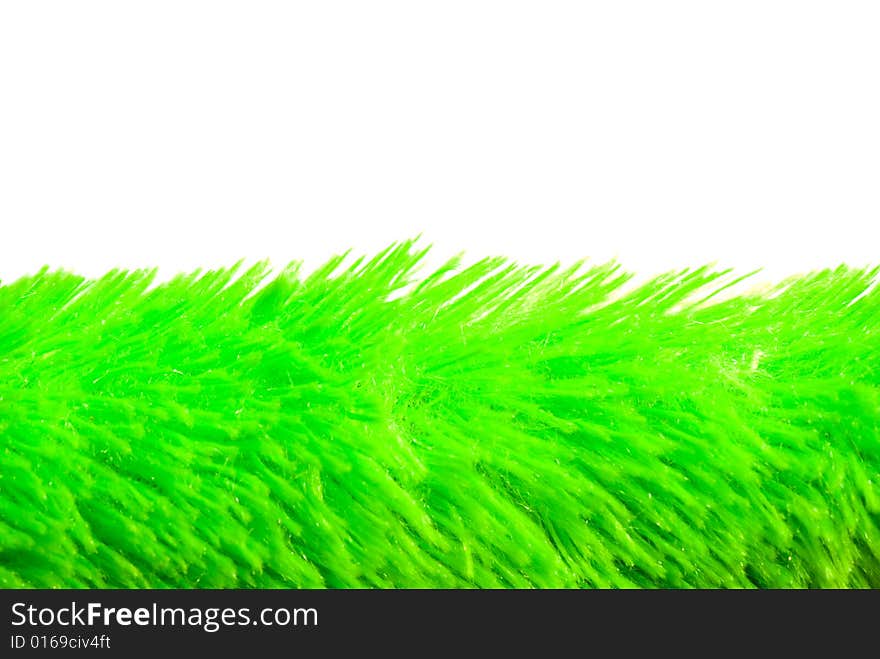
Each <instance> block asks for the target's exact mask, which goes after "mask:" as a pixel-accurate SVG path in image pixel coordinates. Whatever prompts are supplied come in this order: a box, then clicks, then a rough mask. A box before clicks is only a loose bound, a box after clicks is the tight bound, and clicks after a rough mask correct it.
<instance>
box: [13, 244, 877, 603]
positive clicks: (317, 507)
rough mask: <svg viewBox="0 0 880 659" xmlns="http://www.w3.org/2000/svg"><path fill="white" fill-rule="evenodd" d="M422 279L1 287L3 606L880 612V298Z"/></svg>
mask: <svg viewBox="0 0 880 659" xmlns="http://www.w3.org/2000/svg"><path fill="white" fill-rule="evenodd" d="M423 256H424V251H418V250H417V248H416V246H415V245H413V244H412V243H404V244H401V245H397V246H394V247H392V248H390V249H388V250H386V251H385V252H383V253H381V254H379V255H377V256H376V257H375V258H373V259H372V260H369V261H361V262H357V263H355V264H354V265H351V266H349V265H345V263H346V262H345V261H343V260H342V259H341V258H340V259H334V260H333V261H331V262H330V263H328V264H327V265H326V266H325V267H322V268H320V269H319V270H317V271H316V272H314V273H313V274H311V275H310V276H308V277H301V276H300V275H299V273H298V270H297V269H296V267H290V268H288V269H286V270H285V271H284V272H282V273H279V274H277V275H275V276H274V277H270V276H269V273H268V268H267V266H266V265H265V264H261V265H258V266H256V267H254V268H252V269H250V270H248V271H247V272H244V273H240V274H239V273H238V272H237V270H236V269H235V268H233V269H229V270H223V271H217V272H207V273H194V274H190V275H186V276H179V277H177V278H175V279H174V280H172V281H170V282H167V283H163V284H158V285H152V284H151V282H152V281H153V277H154V275H155V273H153V272H145V271H136V272H122V271H118V272H111V273H109V274H107V275H106V276H105V277H103V278H101V279H98V280H96V281H88V280H85V279H83V278H81V277H79V276H76V275H74V274H70V273H66V272H52V271H48V270H46V271H43V272H40V273H39V274H37V275H36V276H33V277H27V278H22V279H20V280H18V281H15V282H12V283H6V284H5V285H3V286H0V585H2V586H4V587H21V586H24V587H233V586H237V587H323V586H327V587H473V586H476V587H594V586H598V587H632V586H635V587H688V586H697V587H716V586H720V587H751V586H757V587H806V586H810V587H814V586H817V587H832V586H834V587H840V586H842V587H867V586H873V587H880V291H878V290H877V289H876V288H873V289H872V288H871V284H872V282H873V281H874V279H875V278H876V276H877V270H871V271H867V270H863V269H850V268H845V267H841V268H838V269H836V270H828V271H824V272H819V273H815V274H811V275H808V276H802V277H798V278H795V279H792V280H790V281H787V282H784V283H783V284H782V285H780V286H779V287H777V288H773V289H772V290H766V291H764V292H759V293H748V294H737V295H734V296H733V297H730V296H728V297H726V298H724V296H719V297H711V296H712V294H713V293H716V292H718V290H719V289H720V288H721V286H722V284H721V283H720V282H722V281H726V280H723V279H719V277H720V275H721V274H722V273H717V272H713V271H711V269H706V268H701V269H696V270H687V271H682V272H675V273H669V274H667V275H664V276H662V277H659V278H656V279H654V280H652V281H650V282H648V283H645V284H643V285H639V286H635V287H629V288H626V287H624V284H625V283H626V282H627V281H628V280H629V277H628V276H627V275H625V274H622V272H621V271H620V270H619V269H618V267H617V266H615V265H613V264H609V265H604V266H600V267H593V268H583V267H572V268H568V269H563V268H560V267H549V268H527V267H519V266H515V265H513V264H511V263H509V262H508V261H506V260H504V259H486V260H483V261H480V262H479V263H477V264H475V265H473V266H470V267H466V268H462V267H458V265H457V262H455V261H453V262H451V263H449V264H448V265H447V266H445V267H443V268H440V269H439V270H437V271H435V272H433V273H431V274H427V275H417V274H414V273H415V269H416V266H417V264H418V263H419V261H420V259H421V258H422V257H423ZM721 298H724V299H723V301H718V300H719V299H721Z"/></svg>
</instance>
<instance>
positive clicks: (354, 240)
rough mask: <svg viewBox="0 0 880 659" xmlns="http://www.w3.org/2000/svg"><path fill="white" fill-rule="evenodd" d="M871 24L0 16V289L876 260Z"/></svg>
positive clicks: (187, 7) (591, 7)
mask: <svg viewBox="0 0 880 659" xmlns="http://www.w3.org/2000/svg"><path fill="white" fill-rule="evenodd" d="M878 223H880V3H877V2H846V1H841V0H836V1H828V2H810V1H806V0H799V1H797V2H779V1H774V0H760V1H756V2H752V1H744V0H737V1H735V2H717V1H707V0H700V1H694V2H670V1H663V2H657V1H648V2H628V1H625V0H613V1H608V2H570V3H569V2H552V1H549V0H541V1H537V0H536V1H534V2H516V1H512V0H505V1H503V2H485V1H480V0H466V1H462V2H459V1H456V0H443V1H442V2H439V1H438V2H423V1H419V0H405V1H401V2H382V1H375V0H370V1H358V2H334V1H330V0H321V1H316V2H299V3H297V2H257V1H247V2H245V1H240V2H222V1H216V0H213V1H211V2H191V1H186V0H172V1H161V0H150V1H149V2H119V1H118V0H113V1H108V2H89V1H83V0H78V1H77V2H69V1H65V2H40V1H38V0H24V1H12V0H5V1H4V2H2V4H0V278H2V279H3V280H5V281H8V280H9V279H10V278H11V277H15V276H17V275H20V274H22V273H26V272H32V271H34V270H36V269H38V268H39V267H40V266H41V265H43V264H50V265H52V266H54V267H65V268H69V269H73V270H76V271H79V272H81V273H84V274H88V275H92V276H94V275H99V274H101V273H102V272H103V271H105V270H106V269H109V268H111V267H114V266H124V267H140V266H154V265H157V266H159V267H160V268H161V272H162V273H163V275H169V274H173V273H174V272H176V271H178V270H181V269H191V268H195V267H197V266H217V265H228V264H230V263H232V262H234V261H235V260H237V259H239V258H241V257H245V258H247V259H250V260H254V259H257V258H262V257H268V258H270V259H271V260H272V261H273V263H275V264H276V265H282V264H284V263H286V262H287V261H289V260H291V259H296V258H305V259H306V264H307V265H315V264H316V263H317V262H318V261H320V260H321V259H323V258H326V257H327V256H329V255H331V254H333V253H336V252H339V251H342V250H344V249H345V248H348V247H354V248H356V250H359V251H372V250H376V249H379V248H381V247H383V246H385V245H386V244H387V243H389V242H390V241H393V240H397V239H403V238H407V237H412V236H414V235H415V234H417V233H422V234H423V235H424V240H425V242H426V243H427V242H432V243H434V244H435V245H436V248H437V258H439V256H446V255H449V254H451V253H454V252H457V251H459V250H462V249H463V250H466V251H467V253H468V254H469V255H470V256H471V257H476V256H483V255H486V254H496V255H497V254H500V255H507V256H510V257H513V258H515V259H517V260H519V261H523V262H532V263H535V262H548V261H555V260H557V259H561V260H563V261H572V260H574V259H576V258H580V257H588V258H589V259H591V260H593V261H601V260H605V259H608V258H612V257H617V258H618V259H620V260H621V261H622V262H623V264H624V265H625V266H626V267H627V268H629V269H633V270H638V271H641V272H647V271H656V270H660V269H664V268H668V267H675V266H686V265H694V264H702V263H704V262H707V261H719V262H720V263H721V264H723V265H733V266H737V268H738V269H745V268H751V267H753V266H756V265H763V266H766V267H767V268H768V272H771V273H789V272H798V271H802V270H804V269H811V268H817V267H824V266H829V265H836V264H837V263H840V262H841V261H846V262H848V263H852V264H855V265H859V264H866V263H878V262H880V248H878V246H880V240H878V238H880V231H878V228H877V227H878Z"/></svg>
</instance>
